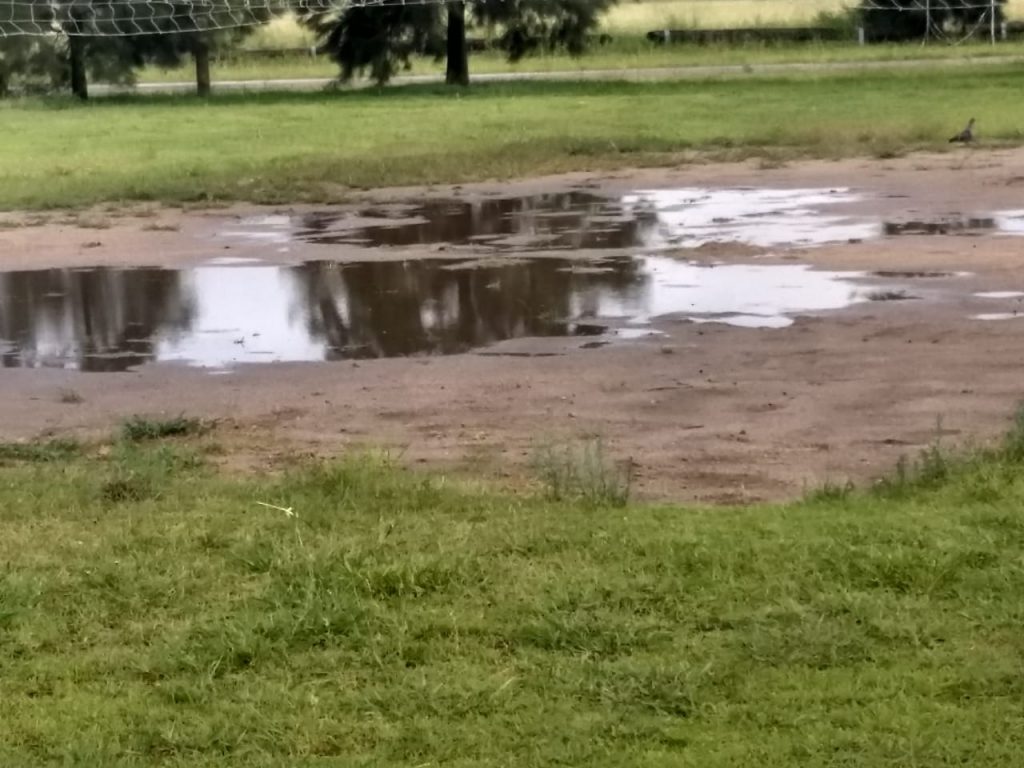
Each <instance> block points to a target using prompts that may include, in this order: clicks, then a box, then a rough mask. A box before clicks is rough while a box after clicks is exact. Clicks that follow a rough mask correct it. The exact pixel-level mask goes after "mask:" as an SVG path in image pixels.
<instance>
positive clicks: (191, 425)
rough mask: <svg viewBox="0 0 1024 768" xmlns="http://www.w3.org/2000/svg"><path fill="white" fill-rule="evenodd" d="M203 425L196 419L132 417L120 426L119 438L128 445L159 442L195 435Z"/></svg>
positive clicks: (181, 417) (182, 417)
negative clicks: (170, 438) (148, 441)
mask: <svg viewBox="0 0 1024 768" xmlns="http://www.w3.org/2000/svg"><path fill="white" fill-rule="evenodd" d="M204 428H205V425H204V424H203V422H202V421H200V420H199V419H196V418H190V417H186V416H176V417H174V418H172V419H151V418H147V417H145V416H132V417H131V418H129V419H126V420H125V421H124V422H123V423H122V424H121V438H122V439H123V440H125V441H127V442H129V443H140V442H143V441H145V440H159V439H161V438H164V437H182V436H186V435H197V434H199V433H200V432H202V431H203V430H204Z"/></svg>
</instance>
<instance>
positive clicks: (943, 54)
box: [138, 37, 1024, 83]
mask: <svg viewBox="0 0 1024 768" xmlns="http://www.w3.org/2000/svg"><path fill="white" fill-rule="evenodd" d="M1001 56H1024V42H1008V43H1000V44H999V45H996V46H992V45H989V44H987V43H972V44H966V45H962V46H956V47H954V46H949V45H931V46H922V45H920V44H918V43H915V44H899V45H870V46H858V45H855V44H852V43H820V44H814V43H809V44H790V43H786V44H761V45H759V44H750V45H710V46H696V45H672V46H664V45H655V44H652V43H649V42H647V41H646V40H644V39H643V38H630V37H627V38H622V39H618V40H616V41H615V42H613V43H611V44H609V45H604V46H599V47H594V48H592V49H591V50H590V51H588V52H587V53H586V54H585V55H583V56H580V57H573V56H569V55H567V54H564V53H558V54H552V55H541V56H530V57H527V58H525V59H523V60H522V61H520V62H517V63H511V62H509V61H508V59H507V58H506V57H505V56H503V55H501V54H500V53H497V52H486V53H474V54H472V55H471V57H470V70H471V72H473V73H476V74H487V73H494V72H561V71H576V70H583V69H598V70H600V69H610V70H621V69H646V68H664V67H698V66H737V65H750V66H753V67H756V66H758V65H764V64H785V63H801V64H832V63H841V62H873V61H882V62H884V61H904V60H908V59H935V60H953V61H964V60H967V59H983V58H990V57H1001ZM443 73H444V62H443V61H441V62H438V61H435V60H433V59H430V58H417V59H414V60H413V62H412V69H411V70H409V72H408V74H413V75H426V74H443ZM337 74H338V67H337V65H335V64H333V63H331V61H330V59H328V58H326V57H318V58H315V59H314V58H310V57H308V56H287V57H282V58H279V59H246V58H242V57H239V58H235V59H225V60H223V61H220V62H216V63H215V64H214V65H213V77H214V80H215V81H216V80H273V79H276V78H305V77H336V76H337ZM399 74H406V73H399ZM193 77H194V75H193V72H192V68H191V65H189V66H185V67H182V68H179V69H159V68H156V67H149V68H146V69H143V70H141V71H140V72H139V75H138V78H139V82H143V83H159V82H182V81H185V82H189V81H191V80H192V79H193Z"/></svg>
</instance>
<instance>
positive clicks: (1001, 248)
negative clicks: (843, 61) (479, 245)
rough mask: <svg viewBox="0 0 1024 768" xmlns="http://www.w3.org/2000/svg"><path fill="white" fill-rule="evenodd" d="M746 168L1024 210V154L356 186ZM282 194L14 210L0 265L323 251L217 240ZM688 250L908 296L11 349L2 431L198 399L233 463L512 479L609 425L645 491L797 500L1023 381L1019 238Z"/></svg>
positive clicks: (983, 432)
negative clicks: (316, 334) (328, 349)
mask: <svg viewBox="0 0 1024 768" xmlns="http://www.w3.org/2000/svg"><path fill="white" fill-rule="evenodd" d="M736 185H747V186H765V187H777V188H790V187H804V188H811V187H825V188H827V187H848V188H851V189H854V190H857V191H858V192H860V193H862V194H863V197H864V199H862V200H860V201H858V202H854V203H849V204H845V205H844V208H843V210H844V211H846V212H848V213H850V214H851V215H857V216H861V217H867V218H871V217H877V218H878V219H879V221H882V220H886V221H909V220H921V221H939V220H949V219H951V218H953V219H955V218H957V217H961V216H982V217H983V216H986V215H989V214H991V212H993V211H999V210H1010V209H1015V208H1018V207H1022V208H1024V205H1022V202H1024V151H1021V150H999V151H985V150H969V149H968V150H958V151H954V152H950V153H948V154H937V155H918V156H912V157H906V158H900V159H892V160H877V159H860V160H847V161H838V162H830V161H813V162H802V163H794V164H791V165H788V166H785V167H781V168H770V169H765V168H761V167H758V164H757V163H756V162H754V163H746V164H736V165H700V166H693V167H684V168H677V169H665V170H650V169H648V170H638V171H635V172H623V173H615V174H593V175H590V176H587V175H581V174H574V175H572V176H565V177H558V178H545V179H539V180H531V181H523V182H515V183H509V184H504V183H502V184H499V183H488V184H481V185H473V186H470V185H467V186H464V187H457V188H452V187H435V188H429V189H417V190H409V189H403V190H386V191H377V192H373V193H362V197H363V198H365V199H369V200H372V201H374V202H375V203H376V204H388V203H391V202H393V201H400V200H408V199H411V198H416V197H423V196H428V197H429V196H437V197H449V196H453V195H454V196H461V197H473V196H487V195H494V194H496V193H501V194H511V193H519V192H523V193H525V192H537V191H545V192H547V191H558V190H568V189H576V190H588V191H590V192H593V193H595V194H622V193H626V192H629V191H630V190H633V189H637V188H656V187H658V188H660V187H677V186H700V187H724V186H736ZM353 205H354V206H355V205H356V201H355V200H354V201H353ZM289 212H294V211H286V210H284V211H283V210H281V209H273V210H269V209H268V210H261V209H257V208H253V207H251V206H232V207H229V208H222V209H208V210H188V211H185V210H178V209H153V208H146V207H139V208H133V209H130V210H126V211H125V210H122V211H112V210H97V211H89V212H84V213H82V212H79V213H76V214H66V213H60V214H48V215H47V216H26V215H18V214H10V215H7V216H6V217H3V218H4V221H5V222H6V226H5V228H4V229H2V230H0V270H18V269H40V268H44V267H58V266H59V267H76V266H93V265H100V264H105V265H115V266H116V265H139V264H152V265H163V266H168V265H175V266H176V265H188V264H197V263H202V262H204V261H206V260H208V259H210V258H211V257H213V256H223V255H235V256H244V257H245V258H251V259H261V260H267V261H273V262H282V261H289V262H301V261H304V260H307V259H318V258H325V255H324V251H323V246H318V245H315V244H304V243H290V244H289V245H288V248H287V251H283V250H282V248H281V245H280V243H279V242H271V241H269V240H266V241H264V240H260V239H258V238H255V239H254V238H248V239H247V238H244V237H241V238H239V237H236V238H233V239H232V238H231V237H225V236H224V232H225V231H230V230H232V229H237V228H238V225H239V222H240V221H244V220H247V219H248V218H249V217H252V216H254V215H261V214H282V213H285V214H286V213H289ZM439 250H443V247H439V246H431V247H429V248H424V247H403V248H397V249H396V248H392V249H366V248H361V247H358V246H350V245H335V246H332V248H331V250H330V256H329V257H326V258H331V259H339V260H346V259H357V260H366V259H370V258H389V259H391V258H403V259H404V258H417V257H420V256H437V253H438V251H439ZM462 251H465V252H466V253H473V252H474V248H473V247H472V246H462V247H461V250H460V252H462ZM481 254H482V255H490V256H491V258H499V256H495V255H493V254H489V253H488V252H487V251H486V249H481ZM561 255H562V256H564V255H565V254H564V253H563V254H561ZM593 255H594V254H593V253H591V252H590V251H581V252H578V253H575V254H573V256H574V257H575V258H579V259H584V260H585V259H587V258H590V257H591V256H593ZM674 255H675V256H676V257H678V258H692V259H695V260H697V261H702V260H703V261H708V260H714V261H717V262H722V263H750V262H751V260H753V259H755V258H756V259H758V260H759V263H792V262H794V261H798V262H803V263H807V264H811V265H814V266H816V267H821V268H829V269H841V270H858V271H865V272H871V273H874V272H878V271H884V272H886V273H889V274H888V275H886V276H878V275H874V276H873V279H875V281H876V282H877V283H878V285H879V286H880V290H884V291H891V292H892V293H893V294H894V296H897V295H898V296H901V297H902V298H903V299H905V300H893V301H882V300H878V301H864V302H860V303H857V304H854V305H853V306H851V307H848V308H846V309H839V310H833V311H823V312H812V313H808V314H802V315H800V316H797V317H796V318H795V322H794V323H793V324H792V325H791V326H789V327H785V328H743V327H733V326H729V325H723V324H719V323H699V324H698V323H694V322H691V321H690V320H688V319H687V318H686V317H685V316H666V317H660V318H657V319H655V321H654V324H653V327H654V328H655V329H657V330H658V331H661V332H662V333H663V334H664V335H661V336H655V337H647V338H640V339H635V340H630V341H613V342H612V343H608V344H605V345H602V346H598V345H594V344H587V343H586V340H585V339H580V338H519V339H514V340H510V341H506V342H502V343H499V344H496V345H493V346H489V347H486V348H483V349H477V350H474V351H471V352H468V353H466V354H457V355H450V356H417V357H408V358H390V359H379V360H358V361H351V360H350V361H338V362H332V363H280V364H270V365H247V366H240V367H237V368H234V369H232V370H231V372H230V373H229V374H227V375H211V374H210V373H209V372H207V371H204V370H203V369H199V368H190V367H187V366H185V365H180V364H147V365H142V366H141V367H139V368H137V369H135V370H131V371H126V372H115V373H79V372H77V371H73V370H61V369H55V368H41V369H25V368H16V367H15V368H3V369H0V394H2V395H3V397H0V439H3V440H25V439H33V438H37V437H40V436H45V435H58V434H67V433H75V434H82V435H86V436H94V435H102V434H107V433H109V431H110V430H111V429H112V428H113V426H114V425H115V424H116V423H117V422H118V420H119V419H121V418H123V417H125V416H127V415H130V414H136V413H143V414H154V415H155V414H161V413H163V414H178V413H186V414H191V415H196V416H202V417H208V418H215V419H219V420H220V426H219V427H218V430H219V432H218V439H219V440H221V441H222V442H223V443H224V444H225V445H226V446H227V447H228V448H229V455H228V456H227V457H226V458H225V461H228V462H230V463H232V464H234V465H238V466H245V467H250V468H251V467H256V468H258V467H263V466H274V465H276V464H278V463H279V462H281V461H282V460H284V459H287V458H289V457H293V456H296V455H302V454H305V453H316V454H321V455H323V454H334V453H340V452H343V451H345V450H346V448H348V447H350V446H353V445H358V446H365V445H374V446H385V447H390V448H393V449H395V450H396V451H397V452H398V454H399V455H400V456H401V457H402V459H403V461H405V462H407V463H409V464H412V465H415V466H426V467H430V468H441V469H445V470H466V471H470V472H473V473H483V475H484V476H487V477H494V478H507V479H511V480H513V481H516V482H518V481H519V480H520V479H521V478H523V477H524V476H526V474H527V470H526V461H527V459H528V458H529V456H530V455H531V453H532V452H533V451H534V450H535V449H536V448H537V447H538V446H540V445H544V444H551V443H559V442H564V441H573V440H578V439H582V438H589V437H593V436H600V437H601V438H603V440H604V441H605V444H606V445H607V446H608V448H609V450H610V452H611V453H612V454H613V455H614V456H615V457H616V458H618V459H619V460H622V461H630V462H631V463H632V465H633V467H634V468H635V476H636V490H637V492H638V494H639V495H640V496H642V497H646V498H655V499H672V500H688V501H690V500H697V501H701V502H711V503H732V502H749V501H755V500H765V499H769V500H775V499H786V498H792V497H794V496H797V495H799V494H800V493H802V492H803V491H804V490H805V489H807V488H808V487H813V486H816V485H820V484H821V483H823V482H825V481H832V482H842V481H844V480H846V479H852V480H854V481H856V482H869V481H870V480H871V479H872V478H874V477H877V476H878V475H879V474H880V473H883V472H885V471H887V470H888V469H889V468H890V467H891V466H892V465H893V464H894V463H895V462H896V461H897V460H898V458H899V457H900V456H901V455H914V454H916V452H917V451H918V450H919V449H921V448H923V447H925V446H927V445H928V444H929V443H931V442H932V441H934V440H935V439H936V437H937V436H940V437H941V439H942V440H943V442H945V443H946V444H948V445H957V444H965V443H975V442H983V441H986V440H991V439H993V438H995V437H997V436H998V435H999V434H1000V433H1001V432H1002V431H1003V430H1004V429H1005V428H1006V427H1007V425H1008V423H1009V421H1010V419H1011V417H1012V414H1013V411H1014V409H1015V407H1016V405H1017V403H1018V401H1019V400H1021V399H1022V395H1024V384H1022V376H1021V372H1022V361H1024V318H1021V319H1017V318H1016V316H1015V312H1016V311H1017V310H1018V309H1020V308H1022V307H1024V305H1022V304H1021V303H1020V300H1019V298H1018V297H1005V298H984V297H979V296H977V295H975V294H977V293H979V292H990V291H1000V292H1002V291H1019V290H1024V258H1022V255H1024V239H1022V238H1021V237H1019V236H1014V235H1012V234H1007V233H1006V232H998V231H991V232H989V231H980V232H958V231H946V232H945V233H943V232H942V231H939V232H935V233H932V234H921V235H914V234H910V235H902V236H881V237H869V238H856V239H855V241H854V242H847V241H843V242H840V243H833V244H829V245H824V246H820V247H813V248H791V247H771V248H758V247H750V246H738V245H734V244H729V243H714V244H711V245H706V246H704V247H703V248H698V249H695V250H678V251H676V252H674ZM507 256H508V254H502V255H500V258H506V257H507ZM914 273H917V274H918V275H919V276H914ZM920 273H925V275H924V276H920ZM868 282H869V283H870V280H868ZM907 297H913V298H907ZM2 310H3V307H0V311H2ZM976 315H997V316H1000V315H1005V317H1006V319H1002V320H995V319H994V320H980V319H973V316H976ZM69 393H74V397H69V396H68V395H69ZM70 401H74V402H70Z"/></svg>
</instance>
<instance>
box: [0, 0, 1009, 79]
mask: <svg viewBox="0 0 1024 768" xmlns="http://www.w3.org/2000/svg"><path fill="white" fill-rule="evenodd" d="M8 1H9V0H8ZM4 2H5V0H0V11H2V9H3V3H4ZM19 2H20V3H26V2H27V3H34V6H33V14H32V15H33V18H35V19H38V20H39V21H40V22H41V24H42V26H43V27H44V28H46V29H50V30H52V31H51V32H50V33H49V34H46V35H36V36H21V35H10V33H11V32H12V31H14V30H15V26H14V25H13V24H12V21H11V19H10V18H8V15H7V14H5V13H3V12H0V96H3V95H7V94H9V93H10V92H12V91H14V90H20V91H29V92H31V91H52V90H58V89H62V88H67V87H70V88H71V90H72V92H73V93H75V94H76V95H78V96H79V97H81V98H85V97H86V96H87V95H88V82H89V81H90V80H102V81H105V82H112V83H118V84H125V83H130V82H132V80H133V78H134V73H135V71H136V70H137V69H138V68H140V67H144V66H160V67H166V68H173V67H179V66H182V65H183V64H184V63H185V62H186V61H187V60H189V59H192V60H193V61H194V63H195V73H196V86H197V92H198V93H199V94H200V95H205V94H207V93H209V90H210V58H211V56H214V55H216V54H218V53H221V52H225V51H228V50H230V49H232V48H233V47H235V46H237V45H238V44H239V43H240V42H241V41H242V40H243V39H244V38H245V37H246V36H247V35H248V34H249V33H251V32H252V31H253V30H255V29H256V27H257V26H258V25H259V24H260V23H262V22H266V21H270V20H271V19H273V18H275V17H278V16H281V15H284V14H286V13H294V14H295V16H296V17H297V18H298V19H299V21H300V22H301V23H302V24H303V25H305V26H306V27H308V28H309V29H311V30H313V31H314V32H315V33H316V35H317V36H318V39H319V41H320V45H319V46H318V48H319V50H320V51H321V52H323V53H326V54H328V55H329V56H330V57H331V58H332V59H333V60H334V61H335V62H336V63H337V64H338V66H339V69H340V78H341V79H342V80H343V81H347V80H350V79H351V78H353V77H354V76H356V75H369V76H370V77H371V78H373V79H374V80H376V81H377V82H378V83H385V82H387V81H388V80H389V79H390V78H391V77H393V76H394V74H395V73H396V72H398V71H400V70H401V69H403V68H408V67H409V66H410V62H411V60H412V58H413V57H416V56H430V57H434V58H435V59H437V60H439V61H440V60H445V61H446V79H447V82H448V83H450V84H453V85H466V84H467V83H468V82H469V77H470V65H469V58H470V57H469V46H468V40H467V30H468V29H470V28H475V29H479V30H482V31H483V32H485V33H486V34H487V35H488V37H489V39H490V42H491V44H492V45H493V46H494V47H496V48H499V49H501V50H503V51H504V52H505V53H506V55H507V56H508V57H509V59H511V60H513V61H515V60H518V59H520V58H522V57H523V56H526V55H527V54H529V53H531V52H534V51H540V50H543V51H552V50H556V49H562V50H567V51H568V52H569V53H571V54H579V53H582V52H583V51H584V49H585V48H586V46H587V43H588V41H589V40H590V39H591V38H592V36H593V33H594V32H595V31H596V30H597V28H598V26H599V24H600V20H601V17H602V16H603V14H604V13H606V12H607V10H608V9H609V8H610V7H611V6H612V5H614V4H615V3H616V2H618V0H447V2H443V1H442V2H436V3H432V4H425V5H385V6H362V7H361V6H347V7H344V8H335V9H331V8H325V7H324V6H323V5H322V4H320V3H319V2H317V0H268V2H267V4H266V5H263V6H253V5H250V4H246V3H244V2H243V1H242V0H210V2H208V3H207V4H203V3H193V2H188V1H187V0H180V1H179V0H19ZM1005 2H1006V0H996V15H997V18H996V20H995V23H996V24H1000V23H1001V22H1002V20H1003V5H1004V4H1005ZM924 5H925V3H923V2H922V0H861V3H860V5H859V7H856V8H854V9H853V10H851V11H850V12H849V16H848V18H849V20H850V21H853V22H855V23H856V24H859V25H862V26H863V27H864V29H865V32H866V36H867V39H868V40H869V41H873V42H876V41H877V42H884V41H893V42H895V41H906V40H914V39H921V38H924V37H926V36H929V35H931V34H935V33H937V32H942V31H944V30H945V31H948V32H951V33H954V34H964V33H966V32H968V31H970V30H971V29H972V28H976V27H979V26H981V25H982V24H983V23H984V22H985V21H986V20H987V14H988V12H989V7H988V6H986V5H985V3H983V2H979V1H978V0H974V2H965V0H930V3H929V4H928V5H929V8H928V10H927V11H926V10H925V9H924ZM239 14H243V15H244V20H245V22H246V23H245V24H239V21H238V20H239ZM126 31H135V32H136V33H134V34H129V35H125V34H124V33H125V32H126Z"/></svg>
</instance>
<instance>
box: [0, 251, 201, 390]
mask: <svg viewBox="0 0 1024 768" xmlns="http://www.w3.org/2000/svg"><path fill="white" fill-rule="evenodd" d="M195 313H196V305H195V303H194V301H193V298H192V296H191V294H190V293H189V291H187V290H185V288H184V287H183V283H182V275H181V274H180V273H179V272H175V271H172V270H162V269H133V270H111V269H47V270H38V271H31V272H4V273H0V340H2V342H0V360H2V362H3V366H4V367H5V368H10V367H42V366H57V367H71V368H79V369H81V370H83V371H123V370H125V369H127V368H130V367H132V366H137V365H141V364H142V363H146V362H149V361H152V360H155V359H157V357H158V353H157V349H156V344H157V341H156V340H157V338H158V337H159V336H165V337H173V336H175V335H177V334H180V333H186V332H188V330H189V329H190V328H191V325H192V321H193V319H194V317H195Z"/></svg>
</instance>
